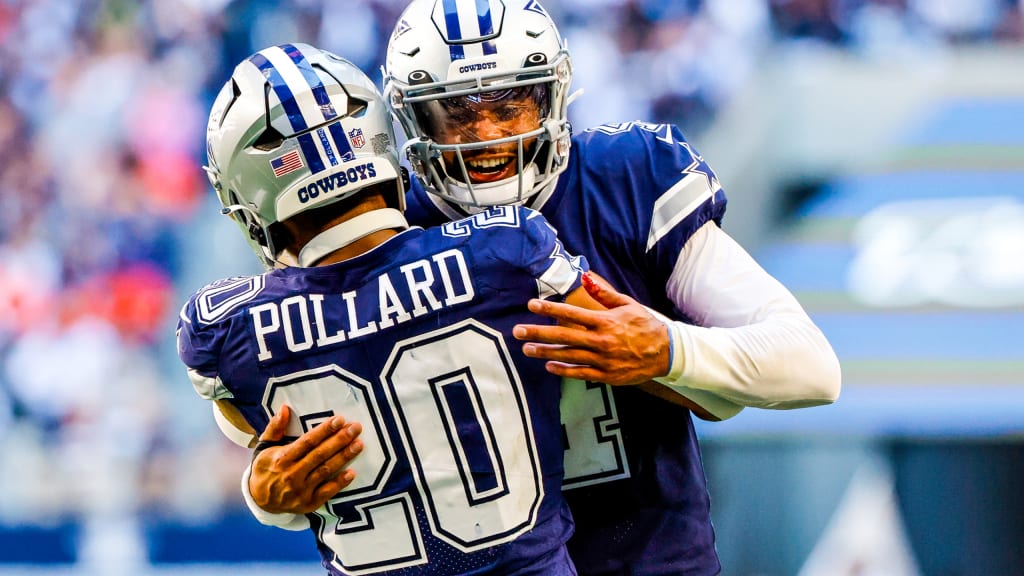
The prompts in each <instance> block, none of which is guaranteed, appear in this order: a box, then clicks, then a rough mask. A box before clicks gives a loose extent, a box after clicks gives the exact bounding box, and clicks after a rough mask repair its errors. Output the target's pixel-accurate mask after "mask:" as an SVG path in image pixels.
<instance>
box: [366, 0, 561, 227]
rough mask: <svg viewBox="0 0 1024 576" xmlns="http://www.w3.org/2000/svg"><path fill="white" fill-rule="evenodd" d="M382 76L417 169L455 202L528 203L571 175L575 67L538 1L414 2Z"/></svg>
mask: <svg viewBox="0 0 1024 576" xmlns="http://www.w3.org/2000/svg"><path fill="white" fill-rule="evenodd" d="M384 75H385V80H384V93H385V97H386V98H387V99H388V104H389V105H390V106H391V108H392V111H393V112H394V113H395V115H396V116H397V117H398V119H399V121H400V122H401V124H402V127H403V128H404V130H405V132H406V135H407V136H408V137H409V141H408V142H407V143H406V145H405V153H406V155H407V156H408V158H409V161H410V163H411V164H412V166H413V169H414V171H415V172H416V173H417V176H418V177H419V178H420V179H421V181H422V182H423V184H424V186H425V187H426V188H427V189H428V190H430V191H431V192H433V193H435V194H439V195H441V196H442V197H443V198H445V199H446V200H448V201H449V202H453V203H455V204H458V205H461V206H463V207H464V208H466V209H469V210H470V211H475V210H474V209H480V208H482V207H486V206H495V205H503V204H521V203H524V202H525V201H527V200H528V199H529V198H531V197H533V196H536V195H538V194H542V193H545V194H546V193H550V191H551V190H552V189H553V188H554V186H555V184H556V183H557V180H558V175H559V174H561V173H562V171H564V170H565V168H566V162H567V160H568V156H569V145H570V136H571V134H570V128H569V123H568V121H567V118H566V109H567V108H568V105H569V100H570V98H569V84H570V83H571V81H572V64H571V61H570V59H569V53H568V50H567V49H566V48H565V46H564V42H563V40H562V37H561V36H559V34H558V29H557V28H556V27H555V24H554V22H553V21H552V20H551V18H550V17H549V16H548V14H547V12H545V10H544V9H543V8H542V7H541V5H540V4H538V3H537V2H536V1H535V0H521V1H517V2H506V1H502V0H414V1H413V2H412V3H411V4H410V5H409V6H408V7H407V8H406V9H405V11H404V12H403V13H402V16H401V17H400V18H399V20H398V24H397V25H396V27H395V30H394V32H393V33H392V36H391V40H390V42H389V43H388V49H387V59H386V63H385V69H384Z"/></svg>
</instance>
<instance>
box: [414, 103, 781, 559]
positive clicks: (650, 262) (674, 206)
mask: <svg viewBox="0 0 1024 576" xmlns="http://www.w3.org/2000/svg"><path fill="white" fill-rule="evenodd" d="M406 196H407V203H408V208H407V211H406V215H407V217H408V218H409V220H410V222H411V223H414V224H418V225H432V224H436V223H439V222H442V221H444V220H447V219H449V218H452V217H456V216H457V212H456V211H455V210H454V209H453V207H452V205H450V204H447V203H445V202H443V201H442V200H441V199H439V198H438V197H436V196H434V195H432V194H428V193H426V192H425V191H424V190H423V188H422V187H420V186H419V185H416V184H414V186H413V188H412V189H411V190H410V191H409V193H408V194H407V195H406ZM534 205H539V206H540V208H539V209H540V210H541V212H542V213H543V214H544V215H545V216H547V218H548V219H549V221H550V222H551V223H552V225H553V226H555V227H556V228H557V229H558V231H559V237H560V238H561V240H562V242H563V243H564V244H565V245H566V247H567V248H569V249H570V250H572V251H573V252H574V253H580V254H586V256H587V258H588V259H589V260H590V263H591V265H592V266H593V269H594V271H595V272H597V273H598V274H601V275H602V276H604V277H605V278H607V279H608V280H609V281H610V282H611V283H612V285H613V286H615V287H616V288H617V289H618V290H620V291H621V292H624V293H626V294H629V295H630V296H632V297H634V298H636V299H637V300H638V301H639V302H641V303H643V304H646V305H647V306H649V307H651V308H653V309H655V310H657V311H659V312H661V313H663V314H665V315H666V316H668V317H670V318H673V319H677V320H684V321H687V322H689V323H691V324H692V323H693V321H692V320H691V319H690V318H689V312H690V311H689V310H687V309H686V308H685V303H683V302H676V301H675V300H681V298H678V297H677V296H676V295H675V294H673V293H671V292H670V290H668V289H667V288H666V287H667V286H672V285H673V283H674V282H676V281H677V279H676V278H674V274H676V271H677V269H678V267H679V266H678V265H679V259H680V257H681V253H682V250H681V247H683V246H684V245H686V243H687V242H688V241H689V240H690V239H691V238H693V237H694V236H695V234H697V233H698V231H703V230H707V228H706V227H705V225H706V224H709V223H710V225H711V226H712V227H714V228H715V229H716V230H717V225H718V223H719V222H720V221H721V218H722V216H723V214H724V212H725V206H726V197H725V193H724V192H723V191H722V189H721V186H720V185H719V183H718V179H717V177H716V176H715V174H714V172H713V171H712V170H711V169H710V168H709V167H708V166H707V164H706V163H705V162H704V161H703V159H702V158H701V157H700V155H699V154H697V153H696V152H695V151H694V150H693V148H692V147H691V145H690V144H689V143H688V142H686V140H685V139H684V138H683V136H682V134H681V133H680V132H679V130H678V129H676V128H674V127H670V126H666V125H653V124H642V123H626V124H616V125H605V126H601V127H599V128H596V129H593V130H588V131H586V132H584V133H582V134H578V135H576V136H574V137H573V140H572V148H571V151H570V158H569V161H568V168H567V170H566V171H565V172H564V173H563V174H562V175H561V176H560V179H559V182H558V185H557V187H556V188H555V189H554V191H553V192H552V193H551V194H550V196H549V197H544V196H542V197H540V198H538V199H537V201H535V202H534ZM702 233H703V232H702ZM722 265H723V266H727V265H728V263H727V262H723V263H722ZM770 292H771V293H775V290H770ZM534 320H537V317H534ZM562 409H563V419H564V421H565V425H566V436H567V438H568V440H569V445H568V446H567V450H566V479H565V483H566V488H567V490H566V496H567V498H568V499H569V502H570V504H571V505H572V510H573V513H574V516H575V518H576V524H577V535H576V536H575V537H574V538H573V540H572V541H570V552H571V554H572V556H573V559H574V560H575V562H576V564H577V567H578V568H579V569H580V573H581V574H699V575H705V574H717V573H718V572H719V571H720V566H719V561H718V557H717V553H716V551H715V545H714V530H713V527H712V525H711V518H710V502H709V497H708V492H707V487H706V481H705V476H704V469H703V464H702V462H701V457H700V451H699V447H698V443H697V438H696V435H695V434H694V429H693V423H692V420H691V416H690V413H689V411H688V410H685V409H683V408H681V407H678V406H676V405H673V404H670V403H668V402H665V401H663V400H659V399H656V398H655V397H653V396H649V395H647V394H645V393H643V392H641V391H639V390H636V389H631V388H629V387H619V388H615V389H611V388H609V387H607V386H604V385H597V384H591V383H588V384H585V385H584V384H580V383H575V384H574V383H571V382H570V383H567V385H566V387H565V390H564V391H563V401H562ZM570 488H571V489H570Z"/></svg>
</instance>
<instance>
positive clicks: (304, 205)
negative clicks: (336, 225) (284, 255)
mask: <svg viewBox="0 0 1024 576" xmlns="http://www.w3.org/2000/svg"><path fill="white" fill-rule="evenodd" d="M392 126H393V125H392V120H391V114H390V111H389V110H388V108H387V105H386V104H385V103H384V100H383V98H382V96H381V94H380V92H379V91H378V89H377V87H376V86H375V85H374V83H373V81H372V80H370V79H369V78H368V77H367V76H366V75H365V74H363V72H362V71H361V70H359V68H358V67H356V66H355V65H354V64H352V63H350V62H349V61H347V60H345V59H343V58H340V57H338V56H336V55H334V54H331V53H330V52H326V51H323V50H320V49H317V48H314V47H313V46H309V45H306V44H282V45H280V46H273V47H270V48H266V49H264V50H260V51H259V52H257V53H255V54H253V55H252V56H250V57H249V58H247V59H246V60H244V61H242V62H241V63H240V64H238V66H237V67H235V70H234V72H233V73H232V75H231V79H230V80H228V81H227V83H226V84H224V87H223V88H222V89H221V91H220V93H219V94H218V96H217V98H216V100H215V101H214V104H213V107H212V109H211V112H210V118H209V122H208V124H207V128H206V152H207V160H208V166H205V167H204V168H205V170H206V172H207V174H208V176H209V178H210V182H211V184H213V187H214V189H215V190H216V192H217V197H218V198H219V199H220V203H221V205H222V206H223V210H222V211H223V212H224V213H225V214H228V215H230V216H231V218H232V219H234V220H235V222H236V223H238V225H239V226H240V227H241V229H242V231H243V233H244V234H245V237H246V239H247V241H248V242H249V245H250V246H251V247H252V249H253V251H254V252H255V253H256V256H257V257H258V258H259V259H260V260H261V261H262V262H263V264H264V265H265V266H267V267H268V268H271V267H273V266H274V265H275V264H276V263H277V256H278V252H279V251H280V249H282V248H284V247H283V246H275V245H274V244H275V242H274V237H275V229H276V227H275V224H277V223H279V222H281V221H283V220H286V219H288V218H290V217H292V216H294V215H296V214H298V213H300V212H303V211H306V210H310V209H312V208H319V207H322V206H325V205H327V204H330V203H333V202H337V201H340V200H342V199H345V198H348V197H350V196H352V195H353V194H356V193H357V192H359V190H361V189H364V188H366V187H367V186H369V185H372V184H377V183H387V182H394V188H395V193H396V194H397V197H396V198H393V199H392V198H389V199H388V201H389V204H392V205H393V206H395V207H396V208H398V209H400V210H401V209H403V208H404V187H403V185H402V178H401V169H400V167H399V161H398V151H397V150H396V149H395V142H396V141H395V138H394V130H393V127H392ZM388 187H390V186H388Z"/></svg>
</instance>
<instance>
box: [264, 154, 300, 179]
mask: <svg viewBox="0 0 1024 576" xmlns="http://www.w3.org/2000/svg"><path fill="white" fill-rule="evenodd" d="M303 166H304V164H303V163H302V156H299V151H298V150H292V151H291V152H288V153H287V154H284V155H283V156H278V157H277V158H274V159H273V160H271V161H270V167H271V168H273V169H274V176H276V177H278V178H280V177H281V176H284V175H285V174H291V173H292V172H295V171H296V170H298V169H299V168H302V167H303Z"/></svg>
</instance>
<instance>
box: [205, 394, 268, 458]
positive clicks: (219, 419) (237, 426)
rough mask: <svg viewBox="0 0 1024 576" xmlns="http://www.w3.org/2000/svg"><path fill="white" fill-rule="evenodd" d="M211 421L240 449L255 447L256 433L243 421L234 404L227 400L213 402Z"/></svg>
mask: <svg viewBox="0 0 1024 576" xmlns="http://www.w3.org/2000/svg"><path fill="white" fill-rule="evenodd" d="M213 419H214V421H215V422H216V423H217V428H219V429H220V431H221V433H223V434H224V435H225V436H227V438H228V440H231V441H232V442H234V443H235V444H238V445H239V446H241V447H242V448H255V447H256V440H257V435H256V431H255V430H253V428H252V426H250V425H249V423H248V422H246V421H245V418H244V417H243V416H242V413H241V412H239V411H238V408H236V407H235V405H234V404H232V403H230V402H228V401H227V400H214V401H213Z"/></svg>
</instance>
